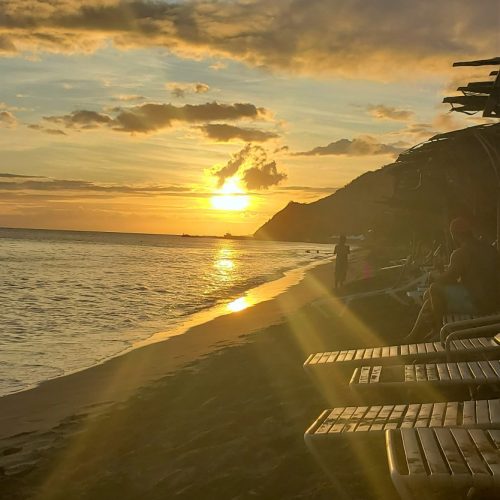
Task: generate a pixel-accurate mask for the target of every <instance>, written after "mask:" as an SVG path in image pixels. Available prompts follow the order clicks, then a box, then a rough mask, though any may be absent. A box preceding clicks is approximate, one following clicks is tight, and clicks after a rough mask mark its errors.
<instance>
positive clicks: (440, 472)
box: [386, 428, 500, 499]
mask: <svg viewBox="0 0 500 500" xmlns="http://www.w3.org/2000/svg"><path fill="white" fill-rule="evenodd" d="M386 441H387V455H388V461H389V470H390V474H391V478H392V481H393V483H394V486H395V488H396V490H397V491H398V493H399V495H400V496H401V498H402V499H417V498H430V499H437V498H466V497H467V495H468V493H469V492H470V491H471V490H472V491H473V492H474V493H475V494H476V495H478V494H479V495H481V498H499V497H500V430H498V429H490V430H483V429H464V428H451V429H450V428H418V429H399V430H389V431H387V434H386Z"/></svg>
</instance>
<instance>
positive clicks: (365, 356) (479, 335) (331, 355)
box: [303, 324, 500, 383]
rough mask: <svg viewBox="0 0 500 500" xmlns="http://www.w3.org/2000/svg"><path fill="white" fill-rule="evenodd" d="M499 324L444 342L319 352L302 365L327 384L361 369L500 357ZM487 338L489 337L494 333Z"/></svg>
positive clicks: (471, 330)
mask: <svg viewBox="0 0 500 500" xmlns="http://www.w3.org/2000/svg"><path fill="white" fill-rule="evenodd" d="M499 331H500V324H498V325H488V326H482V327H477V328H473V329H468V330H462V331H460V332H454V333H452V334H450V336H449V338H448V339H447V342H446V343H445V344H444V345H443V344H442V343H441V342H421V343H418V344H402V345H392V346H383V347H369V348H362V349H350V350H343V351H329V352H318V353H313V354H311V355H310V356H309V357H308V358H307V359H306V361H305V362H304V365H303V366H304V369H305V370H306V371H307V372H308V373H309V374H310V375H312V376H313V377H314V378H318V377H319V378H321V381H322V382H324V383H327V380H328V377H330V376H332V375H336V373H340V374H343V375H347V374H349V375H351V374H352V370H354V369H355V368H357V367H360V366H370V365H390V364H392V365H394V364H403V363H413V362H420V363H424V362H428V361H435V362H439V361H461V360H467V361H469V360H474V359H490V358H492V359H494V358H495V357H500V333H497V332H499ZM495 333H496V335H495V337H490V336H488V334H490V335H491V334H495Z"/></svg>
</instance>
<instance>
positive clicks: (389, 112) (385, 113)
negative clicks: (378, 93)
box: [367, 104, 415, 122]
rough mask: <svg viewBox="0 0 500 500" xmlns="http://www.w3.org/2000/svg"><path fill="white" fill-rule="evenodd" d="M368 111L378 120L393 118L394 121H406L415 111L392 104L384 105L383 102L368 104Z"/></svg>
mask: <svg viewBox="0 0 500 500" xmlns="http://www.w3.org/2000/svg"><path fill="white" fill-rule="evenodd" d="M367 109H368V112H369V113H370V115H372V116H373V117H374V118H378V119H379V120H395V121H402V122H405V121H408V120H411V119H412V118H413V117H414V116H415V113H414V112H413V111H410V110H408V109H398V108H394V107H393V106H385V105H384V104H377V105H373V106H368V108H367Z"/></svg>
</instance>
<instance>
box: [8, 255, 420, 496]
mask: <svg viewBox="0 0 500 500" xmlns="http://www.w3.org/2000/svg"><path fill="white" fill-rule="evenodd" d="M361 273H362V259H361V257H359V258H358V260H357V261H356V262H354V263H353V265H352V267H351V274H350V277H351V279H355V278H359V277H360V276H361ZM332 275H333V266H332V265H331V264H322V265H320V266H317V267H316V268H314V269H313V270H312V271H310V272H308V273H307V274H306V276H305V278H304V279H303V280H302V281H301V282H300V283H299V284H297V285H294V286H292V287H291V288H290V289H289V290H287V291H286V292H285V293H283V294H281V295H280V296H278V297H277V298H275V299H273V300H269V301H265V302H262V303H260V304H257V305H255V306H253V307H250V308H248V309H246V310H244V311H240V312H238V313H233V314H230V315H225V316H222V317H219V318H216V319H214V320H212V321H210V322H208V323H205V324H202V325H199V326H197V327H194V328H192V329H191V330H190V331H189V332H187V333H186V334H183V335H179V336H177V337H174V338H171V339H169V340H167V341H164V342H159V343H156V344H152V345H149V346H146V347H143V348H140V349H137V350H134V351H132V352H130V353H128V354H126V355H124V356H120V357H118V358H115V359H113V360H111V361H108V362H106V363H104V364H102V365H100V366H97V367H94V368H91V369H89V370H85V371H82V372H78V373H75V374H72V375H69V376H66V377H62V378H59V379H55V380H52V381H49V382H46V383H43V384H41V385H40V386H39V387H37V388H35V389H32V390H29V391H25V392H22V393H18V394H14V395H10V396H7V397H4V398H2V399H0V439H1V441H0V467H1V469H0V498H2V499H4V498H5V499H7V498H8V499H21V498H37V499H38V498H40V499H56V498H61V499H62V498H65V499H67V498H82V499H108V498H130V499H133V498H140V497H142V498H158V499H160V498H183V499H192V498H208V499H212V498H214V499H216V498H217V499H226V498H227V499H229V498H269V499H271V498H272V499H276V498H314V499H321V498H332V496H333V495H334V494H338V492H336V490H334V489H333V486H332V485H331V484H330V482H329V480H328V479H327V478H326V476H324V475H323V473H322V471H321V470H320V468H319V467H318V466H317V464H316V463H315V462H314V460H313V459H312V457H310V455H309V454H308V452H307V450H306V448H305V445H304V443H303V432H304V430H305V429H306V428H307V426H308V425H309V424H310V423H311V422H312V421H313V420H314V419H315V418H316V417H317V416H318V415H319V413H320V412H321V411H322V410H323V409H324V408H325V407H327V406H328V405H327V403H326V401H325V398H324V396H323V395H322V394H320V393H319V392H318V391H317V389H316V388H315V387H314V385H313V384H312V383H311V382H310V380H309V379H308V378H307V376H306V374H305V373H304V372H303V369H302V363H303V361H304V359H305V358H306V356H307V355H308V354H309V353H310V352H312V351H314V350H322V349H328V350H332V349H335V348H340V347H347V346H349V347H352V346H361V345H364V344H368V343H370V344H382V343H384V342H386V341H390V339H397V337H398V336H399V335H401V334H402V333H404V332H406V331H407V329H408V326H409V321H410V320H411V315H409V314H408V309H407V308H405V307H404V306H401V305H397V304H396V303H394V302H391V301H390V299H387V298H378V299H373V300H370V301H369V302H368V301H367V302H365V303H360V305H359V306H357V307H356V308H354V309H353V310H352V312H348V313H346V314H344V315H342V316H340V315H339V314H338V313H339V311H340V308H341V305H340V304H339V302H338V300H337V299H336V298H335V297H334V296H333V295H332V294H331V293H330V290H331V284H332V282H333V280H332V278H333V276H332ZM363 286H364V285H363V283H362V282H361V284H360V282H354V283H352V284H350V285H348V286H347V290H346V291H349V289H352V290H359V289H360V287H361V288H362V287H363ZM381 306H383V307H381ZM388 311H391V314H388ZM353 467H356V464H352V463H350V464H349V463H342V462H341V461H339V479H340V480H341V481H344V483H345V485H346V490H345V494H346V498H370V492H371V488H370V485H369V483H367V482H366V477H365V476H364V475H363V473H362V472H361V471H356V470H355V469H353Z"/></svg>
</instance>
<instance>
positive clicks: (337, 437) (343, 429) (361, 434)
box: [304, 399, 500, 489]
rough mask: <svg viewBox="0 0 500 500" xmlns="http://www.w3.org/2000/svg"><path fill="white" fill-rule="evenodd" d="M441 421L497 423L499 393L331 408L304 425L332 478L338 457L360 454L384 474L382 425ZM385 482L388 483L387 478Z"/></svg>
mask: <svg viewBox="0 0 500 500" xmlns="http://www.w3.org/2000/svg"><path fill="white" fill-rule="evenodd" d="M443 427H464V428H480V429H500V399H493V400H480V401H465V402H459V401H456V402H439V403H424V404H403V405H394V404H391V405H374V406H357V407H355V406H351V407H341V408H332V409H328V410H324V411H323V412H322V413H321V415H320V416H319V417H318V418H317V419H316V421H315V422H314V423H313V424H312V425H311V426H310V427H309V429H307V431H306V432H305V433H304V441H305V443H306V446H307V448H308V450H309V451H310V452H311V454H312V455H313V456H314V457H315V458H316V460H317V461H318V463H319V465H320V466H321V467H322V469H323V470H324V471H325V473H326V474H327V475H328V476H329V477H330V478H331V479H332V481H333V482H336V481H337V479H338V478H337V475H336V474H337V467H338V463H339V460H347V461H352V463H353V464H354V466H356V465H355V464H356V462H359V460H360V459H362V460H363V461H364V464H371V465H370V467H372V466H375V464H378V467H379V471H378V472H379V475H380V476H387V469H386V465H385V463H383V462H381V460H380V459H381V457H383V456H384V454H385V440H384V433H385V431H386V430H388V429H415V428H443ZM357 467H359V464H358V465H357ZM386 481H387V483H389V478H388V477H387V478H386ZM386 487H389V489H390V488H391V485H390V483H389V484H386Z"/></svg>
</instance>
